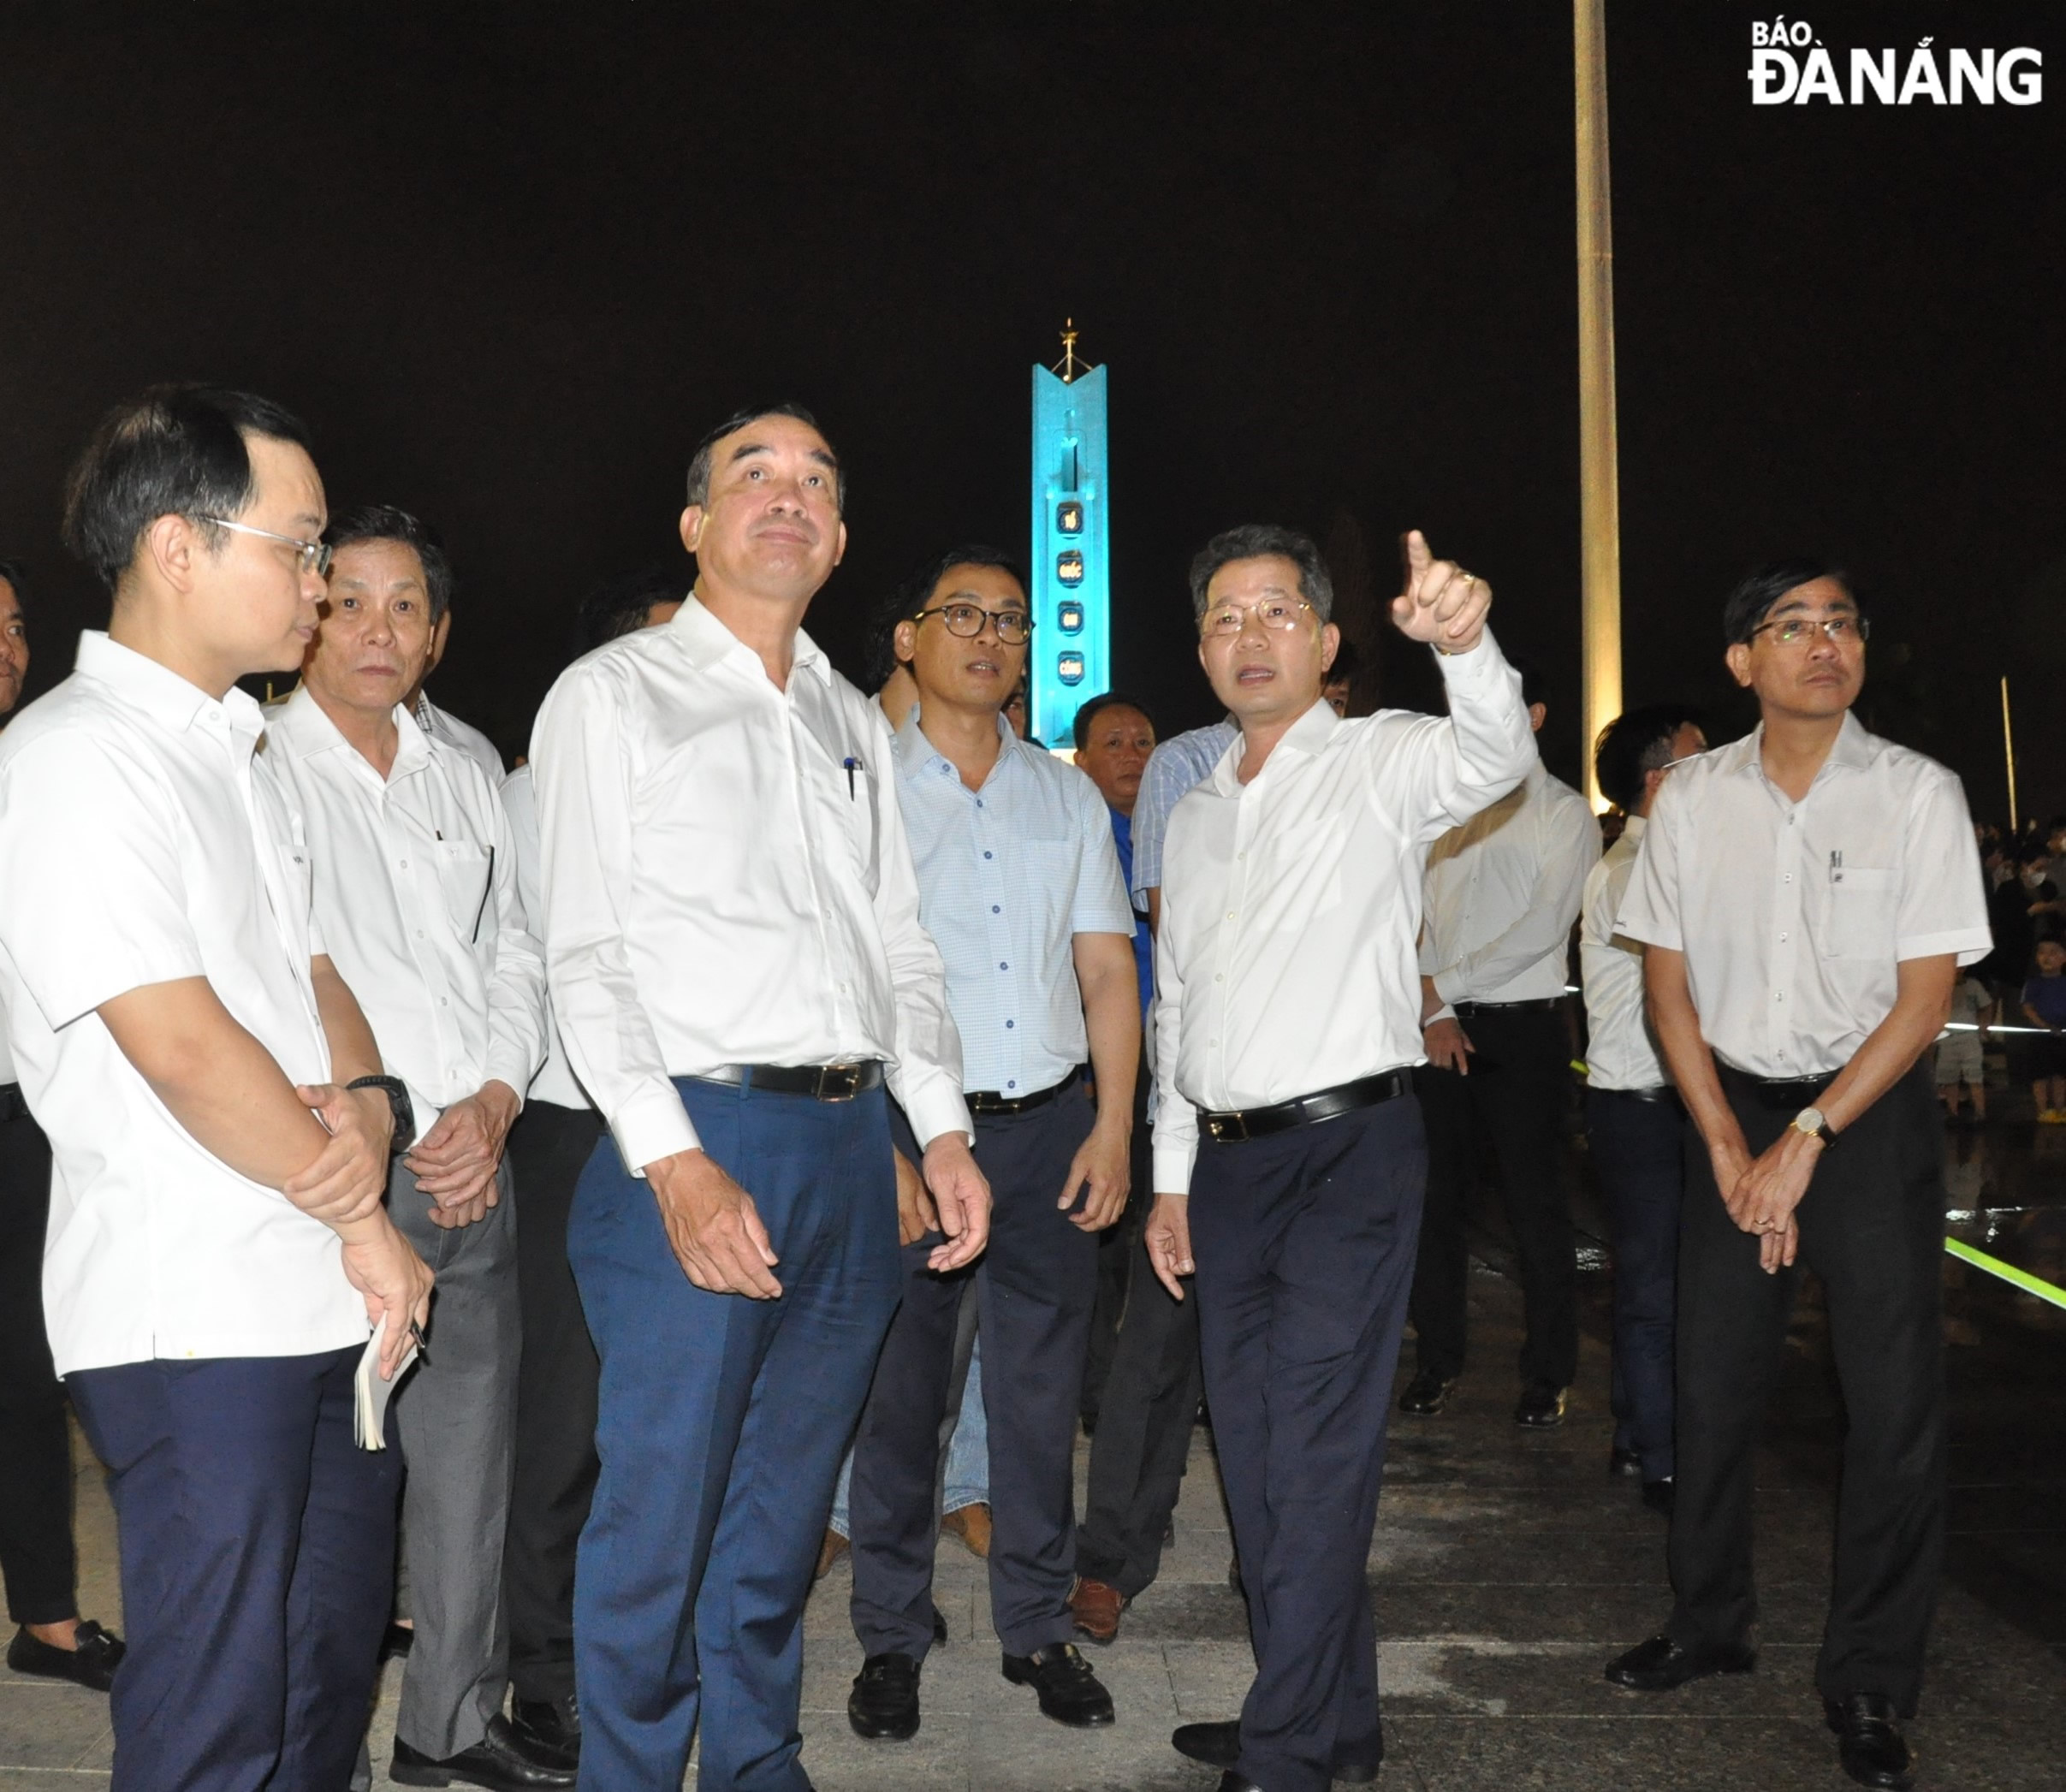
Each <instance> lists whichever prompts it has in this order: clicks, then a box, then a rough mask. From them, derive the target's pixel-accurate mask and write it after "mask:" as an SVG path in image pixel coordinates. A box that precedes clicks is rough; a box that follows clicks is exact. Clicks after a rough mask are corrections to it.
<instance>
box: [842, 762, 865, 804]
mask: <svg viewBox="0 0 2066 1792" xmlns="http://www.w3.org/2000/svg"><path fill="white" fill-rule="evenodd" d="M840 764H841V765H843V766H845V767H846V795H847V798H848V800H849V801H851V800H852V798H853V793H854V789H853V774H855V773H856V772H858V771H859V770H860V769H861V762H860V761H859V760H858V759H857V758H855V757H854V756H853V755H852V753H849V754H848V755H847V756H846V757H845V758H844V759H842V760H841V761H840Z"/></svg>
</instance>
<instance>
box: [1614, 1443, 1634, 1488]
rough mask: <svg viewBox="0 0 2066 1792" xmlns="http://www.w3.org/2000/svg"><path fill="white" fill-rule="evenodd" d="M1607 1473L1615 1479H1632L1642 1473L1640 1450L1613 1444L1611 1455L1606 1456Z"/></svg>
mask: <svg viewBox="0 0 2066 1792" xmlns="http://www.w3.org/2000/svg"><path fill="white" fill-rule="evenodd" d="M1607 1473H1608V1474H1609V1475H1612V1476H1613V1477H1615V1478H1616V1479H1617V1480H1635V1479H1636V1476H1637V1475H1641V1474H1642V1451H1640V1450H1626V1449H1624V1448H1623V1447H1622V1446H1621V1445H1619V1444H1617V1445H1615V1446H1614V1453H1613V1455H1612V1456H1610V1457H1608V1458H1607Z"/></svg>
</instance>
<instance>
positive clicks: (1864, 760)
mask: <svg viewBox="0 0 2066 1792" xmlns="http://www.w3.org/2000/svg"><path fill="white" fill-rule="evenodd" d="M1764 745H1765V724H1764V723H1763V722H1761V721H1760V723H1759V724H1758V725H1757V727H1754V728H1753V729H1752V730H1751V731H1750V732H1749V733H1748V734H1746V735H1744V736H1743V738H1742V739H1741V740H1733V741H1731V742H1730V744H1729V745H1727V746H1725V747H1718V748H1716V749H1715V751H1716V752H1717V753H1718V754H1719V756H1720V758H1721V762H1722V769H1723V770H1724V771H1725V772H1744V771H1760V772H1761V770H1762V764H1761V761H1760V754H1761V753H1762V751H1763V750H1764ZM1877 758H1879V740H1878V739H1877V738H1875V737H1874V736H1873V734H1872V733H1870V732H1869V731H1868V730H1867V727H1866V726H1865V724H1864V723H1863V722H1861V721H1859V720H1858V717H1857V715H1856V712H1855V711H1853V710H1850V709H1846V710H1845V711H1844V712H1843V727H1840V728H1838V729H1837V738H1836V739H1835V741H1834V742H1833V743H1832V744H1831V746H1830V750H1829V757H1828V758H1826V759H1825V760H1824V761H1823V762H1822V770H1823V771H1827V770H1828V769H1829V768H1830V767H1831V766H1832V765H1835V766H1841V767H1842V768H1843V769H1844V770H1845V771H1851V772H1861V771H1864V770H1865V769H1867V768H1868V767H1869V766H1870V765H1871V764H1872V763H1873V761H1874V760H1876V759H1877ZM1821 775H1822V773H1821V772H1817V773H1816V774H1815V776H1816V778H1817V779H1818V780H1820V777H1821Z"/></svg>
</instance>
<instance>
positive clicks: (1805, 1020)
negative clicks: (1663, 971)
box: [1614, 715, 1993, 1080]
mask: <svg viewBox="0 0 2066 1792" xmlns="http://www.w3.org/2000/svg"><path fill="white" fill-rule="evenodd" d="M1764 739H1765V731H1764V728H1763V726H1762V725H1761V724H1760V726H1759V727H1757V728H1755V729H1754V730H1753V731H1752V732H1751V733H1748V734H1746V735H1745V736H1744V737H1743V738H1742V739H1741V740H1735V741H1731V743H1730V744H1729V745H1727V746H1722V747H1717V748H1715V749H1714V750H1713V751H1712V752H1707V753H1702V754H1701V756H1700V757H1699V758H1697V759H1693V760H1689V761H1688V762H1685V763H1684V764H1683V765H1681V766H1679V767H1678V768H1677V769H1676V770H1675V771H1674V772H1673V773H1672V774H1671V777H1669V778H1668V779H1666V780H1665V783H1664V786H1663V787H1662V788H1661V789H1659V792H1658V793H1657V800H1656V802H1655V803H1653V804H1652V805H1651V807H1650V825H1649V826H1648V827H1647V828H1646V829H1644V831H1643V837H1642V847H1641V849H1640V850H1639V851H1638V852H1637V854H1636V870H1635V874H1634V875H1633V876H1632V877H1631V878H1630V881H1629V889H1628V893H1627V894H1626V895H1625V896H1624V897H1623V899H1622V902H1621V909H1620V911H1619V913H1618V915H1617V916H1616V917H1615V921H1614V925H1615V929H1616V930H1617V931H1618V932H1620V933H1623V934H1625V935H1628V937H1629V938H1630V939H1631V940H1640V941H1642V942H1643V944H1645V945H1646V946H1663V947H1665V949H1666V950H1667V951H1671V952H1683V953H1684V954H1685V956H1686V982H1687V987H1688V989H1689V993H1690V994H1691V995H1692V998H1693V1006H1694V1010H1695V1012H1696V1013H1697V1014H1698V1015H1699V1016H1700V1023H1701V1036H1702V1037H1703V1038H1704V1039H1706V1041H1707V1043H1708V1045H1709V1046H1710V1047H1713V1050H1714V1052H1715V1053H1716V1055H1717V1056H1719V1058H1721V1059H1723V1060H1724V1061H1725V1062H1726V1063H1729V1064H1732V1065H1735V1066H1736V1067H1737V1069H1738V1070H1740V1071H1748V1072H1749V1073H1750V1074H1751V1075H1752V1076H1754V1077H1774V1078H1778V1079H1781V1080H1790V1079H1792V1078H1796V1077H1814V1076H1820V1075H1821V1074H1823V1073H1825V1072H1826V1071H1837V1070H1841V1069H1843V1066H1844V1065H1846V1064H1848V1063H1849V1062H1850V1059H1851V1058H1852V1055H1853V1054H1854V1053H1855V1052H1856V1051H1857V1049H1858V1047H1860V1046H1861V1045H1863V1044H1864V1043H1865V1041H1866V1038H1867V1035H1869V1034H1870V1033H1871V1032H1872V1031H1873V1029H1874V1028H1876V1027H1878V1026H1879V1024H1880V1022H1882V1021H1883V1020H1885V1018H1886V1017H1887V1015H1888V1014H1889V1013H1890V1012H1891V1010H1892V1008H1893V1006H1894V998H1895V995H1896V994H1897V977H1898V974H1899V972H1898V967H1899V965H1900V963H1901V961H1902V960H1903V959H1904V958H1935V957H1938V956H1940V955H1942V954H1944V953H1946V952H1950V953H1956V956H1957V959H1958V962H1959V963H1960V964H1974V963H1976V962H1977V961H1978V960H1979V959H1980V958H1985V957H1986V954H1987V951H1988V948H1989V946H1990V945H1991V944H1992V939H1993V935H1992V933H1991V932H1990V931H1989V929H1988V926H1987V897H1986V887H1985V885H1984V883H1983V881H1982V880H1981V877H1980V849H1979V847H1978V846H1976V845H1975V844H1974V839H1973V821H1972V817H1971V816H1969V815H1968V813H1967V810H1966V795H1965V791H1964V789H1963V787H1962V786H1961V785H1960V783H1959V781H1958V779H1957V777H1956V774H1953V773H1952V772H1950V771H1949V770H1947V769H1946V768H1944V767H1943V766H1941V765H1939V764H1938V762H1936V761H1935V760H1934V759H1930V758H1926V757H1924V756H1923V755H1922V754H1921V753H1917V752H1912V751H1909V749H1908V748H1907V747H1903V746H1897V745H1895V744H1894V743H1893V742H1892V741H1891V740H1882V739H1879V736H1877V735H1875V734H1871V733H1867V732H1866V729H1865V727H1863V725H1862V724H1861V722H1860V721H1858V718H1857V717H1856V716H1855V715H1846V716H1845V717H1844V718H1843V729H1842V730H1841V732H1840V733H1838V734H1837V739H1836V742H1835V744H1834V745H1832V746H1831V748H1830V751H1829V757H1828V758H1827V759H1826V760H1824V761H1823V762H1822V768H1821V770H1820V771H1819V772H1817V773H1816V774H1815V780H1814V783H1813V784H1811V785H1810V786H1808V794H1807V795H1806V796H1805V797H1804V798H1802V799H1801V801H1800V802H1798V803H1796V802H1794V801H1792V800H1791V799H1790V798H1788V796H1787V795H1786V793H1785V792H1784V791H1782V790H1781V789H1780V788H1779V787H1778V786H1777V785H1775V784H1774V783H1772V780H1770V779H1769V778H1767V777H1766V775H1765V766H1764V760H1763V747H1764Z"/></svg>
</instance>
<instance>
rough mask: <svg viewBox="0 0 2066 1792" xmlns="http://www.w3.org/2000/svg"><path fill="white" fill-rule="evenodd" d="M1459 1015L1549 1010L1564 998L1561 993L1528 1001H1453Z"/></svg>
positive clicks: (1559, 1004) (1452, 1004)
mask: <svg viewBox="0 0 2066 1792" xmlns="http://www.w3.org/2000/svg"><path fill="white" fill-rule="evenodd" d="M1450 1006H1452V1007H1453V1008H1454V1009H1455V1010H1456V1011H1457V1013H1458V1014H1459V1015H1463V1014H1529V1013H1538V1012H1548V1011H1549V1010H1550V1009H1552V1008H1561V1007H1562V1006H1564V998H1563V997H1562V996H1560V995H1541V996H1537V997H1536V998H1535V1000H1533V1001H1526V1002H1452V1003H1451V1004H1450Z"/></svg>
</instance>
